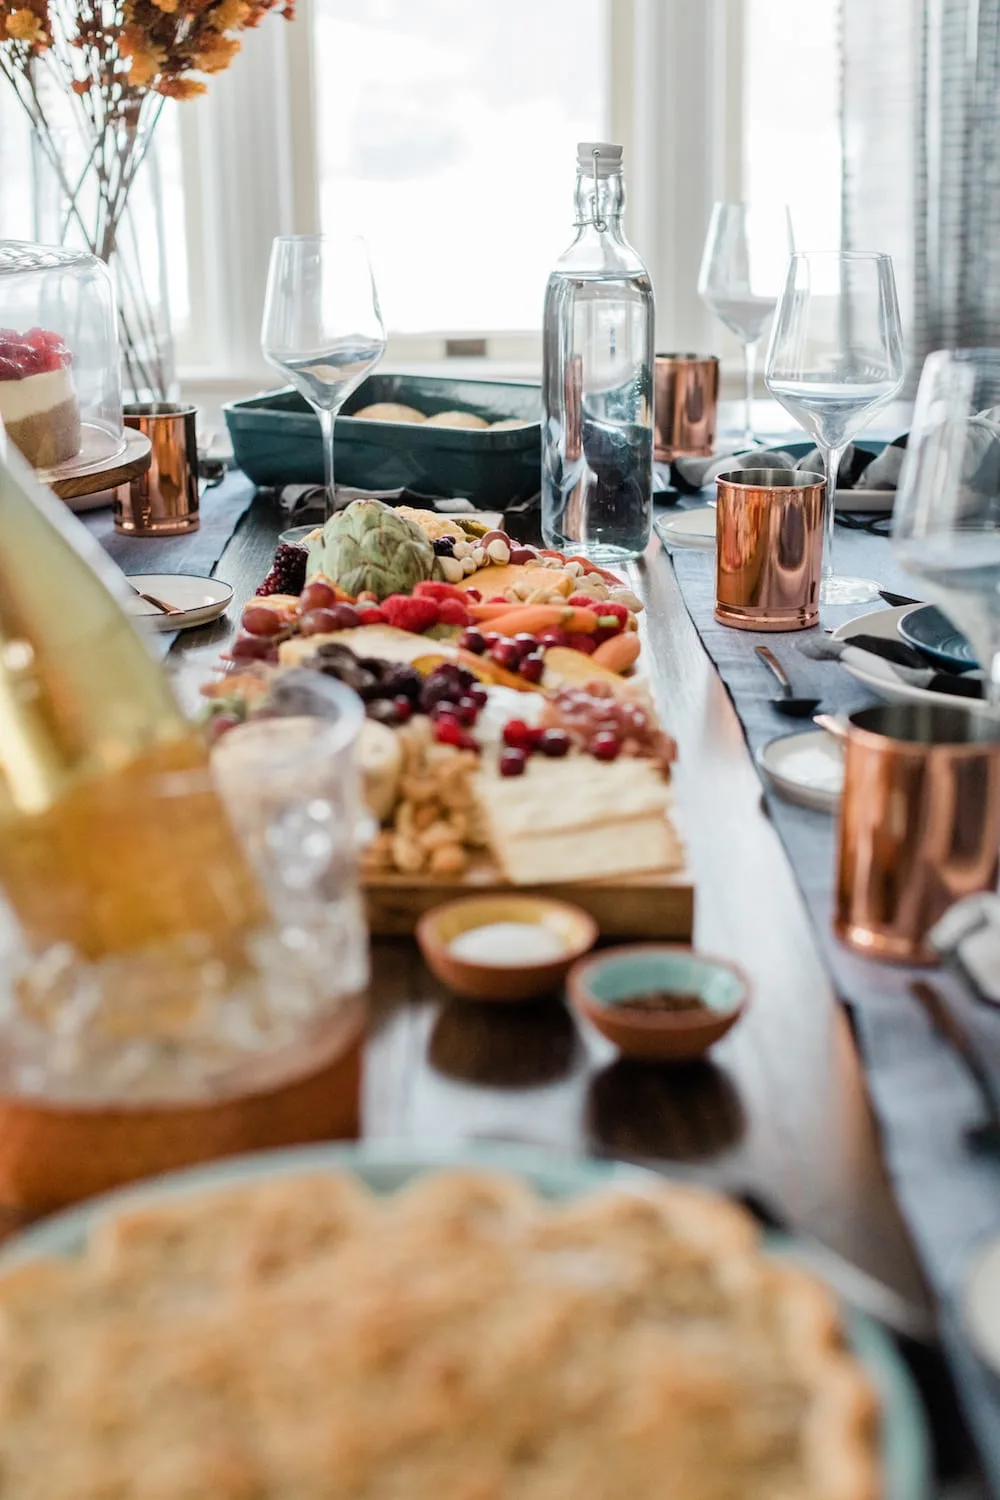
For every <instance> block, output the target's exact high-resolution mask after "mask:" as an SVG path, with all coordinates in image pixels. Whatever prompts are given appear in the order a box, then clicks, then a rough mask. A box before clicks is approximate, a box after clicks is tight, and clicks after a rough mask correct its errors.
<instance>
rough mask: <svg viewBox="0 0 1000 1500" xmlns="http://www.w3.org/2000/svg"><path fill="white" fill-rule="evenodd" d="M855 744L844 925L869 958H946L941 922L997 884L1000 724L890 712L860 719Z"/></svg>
mask: <svg viewBox="0 0 1000 1500" xmlns="http://www.w3.org/2000/svg"><path fill="white" fill-rule="evenodd" d="M833 724H834V725H836V721H833ZM842 732H843V731H842ZM844 738H845V740H846V745H845V757H844V792H843V797H842V799H841V805H840V828H839V848H838V864H837V888H836V909H835V915H834V924H833V925H834V930H835V932H836V933H837V936H838V937H839V938H841V939H842V941H843V942H845V943H847V944H848V945H849V946H850V947H852V948H855V949H857V950H858V952H860V953H864V954H866V955H867V956H868V957H869V958H879V959H887V960H890V961H895V962H898V963H935V962H937V959H936V955H935V954H934V952H933V950H932V949H931V948H930V946H929V944H928V943H927V933H928V932H929V931H930V929H931V927H933V925H934V923H935V922H936V921H937V920H938V918H939V917H940V916H942V915H943V914H944V912H945V911H947V909H948V908H949V907H950V906H951V905H952V904H953V903H954V902H956V901H959V900H961V898H962V897H963V896H970V895H972V894H974V893H975V892H978V891H987V890H990V891H991V890H994V889H995V888H996V883H997V856H998V850H1000V724H998V723H996V722H995V721H993V720H991V719H988V718H986V717H985V716H980V715H978V714H971V713H969V712H968V711H967V710H964V709H958V708H948V707H941V708H938V707H937V706H931V705H923V704H921V705H906V706H900V705H896V706H893V707H889V706H882V707H879V708H866V709H861V710H860V711H859V712H857V713H853V714H851V715H849V717H848V719H847V727H846V734H844Z"/></svg>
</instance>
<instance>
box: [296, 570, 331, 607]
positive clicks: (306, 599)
mask: <svg viewBox="0 0 1000 1500" xmlns="http://www.w3.org/2000/svg"><path fill="white" fill-rule="evenodd" d="M299 598H300V599H301V601H302V613H303V614H307V613H308V612H309V610H311V609H332V608H333V606H334V605H335V604H336V602H337V590H336V589H335V588H334V587H333V585H332V584H331V583H324V582H323V580H322V579H321V578H317V579H316V581H315V582H314V583H307V584H306V586H305V588H304V589H303V590H302V593H301V594H300V595H299Z"/></svg>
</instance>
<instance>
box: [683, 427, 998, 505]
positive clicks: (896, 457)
mask: <svg viewBox="0 0 1000 1500" xmlns="http://www.w3.org/2000/svg"><path fill="white" fill-rule="evenodd" d="M905 449H906V435H905V433H904V434H903V436H902V437H898V438H894V439H893V441H892V442H891V443H888V444H887V445H886V447H885V448H883V450H882V452H881V453H878V454H875V456H874V457H873V456H872V454H870V453H868V452H866V451H865V449H864V448H863V447H857V446H855V444H854V443H850V444H849V445H848V447H847V448H846V449H845V450H844V456H843V458H842V459H841V460H840V469H839V471H838V474H837V488H838V489H841V490H850V489H858V488H861V489H866V490H894V489H895V488H896V483H897V480H898V479H899V470H900V467H901V465H902V462H903V453H904V451H905ZM997 454H998V460H1000V445H998V448H997ZM739 469H788V470H794V471H797V472H798V473H801V474H822V473H823V457H822V454H821V453H820V451H819V449H818V448H813V449H811V450H810V451H809V452H808V453H807V454H806V455H805V457H804V458H796V457H795V455H794V454H792V453H788V452H787V451H786V450H785V449H784V448H747V449H740V450H739V451H738V452H735V453H725V454H722V455H718V454H717V455H716V456H715V457H714V458H675V459H674V461H673V464H672V465H671V471H672V474H673V481H674V484H675V485H676V487H677V488H678V489H679V490H681V491H682V492H683V493H685V494H693V493H694V492H695V491H696V490H700V489H702V488H703V487H704V486H705V485H706V484H714V483H715V481H716V479H718V477H719V475H720V474H728V473H731V472H733V471H734V470H739Z"/></svg>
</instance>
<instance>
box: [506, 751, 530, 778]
mask: <svg viewBox="0 0 1000 1500" xmlns="http://www.w3.org/2000/svg"><path fill="white" fill-rule="evenodd" d="M527 764H528V757H527V755H525V753H524V751H523V750H513V749H512V750H505V751H504V752H503V754H502V755H501V757H500V775H501V776H523V775H524V768H525V766H526V765H527Z"/></svg>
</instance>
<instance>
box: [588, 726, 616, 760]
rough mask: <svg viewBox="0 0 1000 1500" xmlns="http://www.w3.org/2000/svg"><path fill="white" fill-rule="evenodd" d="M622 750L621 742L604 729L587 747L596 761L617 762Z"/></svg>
mask: <svg viewBox="0 0 1000 1500" xmlns="http://www.w3.org/2000/svg"><path fill="white" fill-rule="evenodd" d="M621 748H622V742H621V740H620V739H619V738H618V736H617V735H616V734H612V733H611V732H610V730H607V729H602V730H601V731H600V733H599V734H595V735H594V737H593V739H592V740H591V742H590V744H589V745H588V746H587V749H588V750H589V751H590V753H591V755H592V756H593V757H594V759H595V760H617V759H618V756H619V754H620V752H621Z"/></svg>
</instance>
